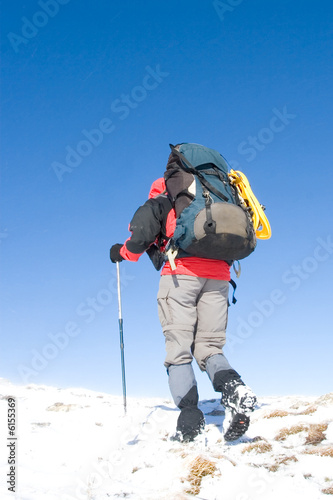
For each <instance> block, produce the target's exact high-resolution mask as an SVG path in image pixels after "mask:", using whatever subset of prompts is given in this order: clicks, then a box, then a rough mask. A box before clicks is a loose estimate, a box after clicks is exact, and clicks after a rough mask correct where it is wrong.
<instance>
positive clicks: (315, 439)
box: [305, 423, 328, 444]
mask: <svg viewBox="0 0 333 500" xmlns="http://www.w3.org/2000/svg"><path fill="white" fill-rule="evenodd" d="M327 426H328V424H327V423H323V424H312V425H310V428H309V434H308V436H307V438H306V441H305V444H318V443H321V442H322V441H324V439H326V436H325V434H324V432H325V431H326V430H327Z"/></svg>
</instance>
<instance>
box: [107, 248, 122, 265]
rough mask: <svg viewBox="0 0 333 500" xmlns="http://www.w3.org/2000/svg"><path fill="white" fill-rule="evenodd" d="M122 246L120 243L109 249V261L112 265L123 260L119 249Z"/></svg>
mask: <svg viewBox="0 0 333 500" xmlns="http://www.w3.org/2000/svg"><path fill="white" fill-rule="evenodd" d="M122 246H123V245H121V244H120V243H116V244H115V245H113V246H112V247H111V249H110V259H111V262H113V263H114V264H115V263H116V262H121V261H122V260H124V259H123V258H122V256H121V255H120V249H121V248H122Z"/></svg>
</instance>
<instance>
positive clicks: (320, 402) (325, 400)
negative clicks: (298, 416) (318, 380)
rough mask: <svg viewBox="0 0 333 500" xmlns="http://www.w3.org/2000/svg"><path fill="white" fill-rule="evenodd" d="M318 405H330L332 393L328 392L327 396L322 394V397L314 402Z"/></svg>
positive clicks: (332, 400)
mask: <svg viewBox="0 0 333 500" xmlns="http://www.w3.org/2000/svg"><path fill="white" fill-rule="evenodd" d="M315 403H316V404H318V405H326V404H332V403H333V392H329V393H328V394H324V395H323V396H320V398H318V399H317V400H316V402H315Z"/></svg>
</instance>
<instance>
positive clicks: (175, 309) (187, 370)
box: [110, 145, 257, 441]
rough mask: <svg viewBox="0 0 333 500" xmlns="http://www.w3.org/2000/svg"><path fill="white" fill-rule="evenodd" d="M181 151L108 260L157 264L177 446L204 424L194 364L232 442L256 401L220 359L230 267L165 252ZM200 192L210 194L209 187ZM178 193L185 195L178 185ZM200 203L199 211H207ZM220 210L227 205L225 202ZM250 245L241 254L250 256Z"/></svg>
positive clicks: (173, 155) (173, 218)
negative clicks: (216, 398)
mask: <svg viewBox="0 0 333 500" xmlns="http://www.w3.org/2000/svg"><path fill="white" fill-rule="evenodd" d="M180 146H181V145H177V146H175V147H172V148H173V149H172V152H171V154H170V156H169V160H168V164H167V170H166V172H171V175H170V176H169V175H168V174H167V175H166V176H165V178H159V179H157V180H156V181H154V182H153V184H152V186H151V189H150V192H149V198H148V200H147V201H146V202H145V203H144V204H143V205H142V206H141V207H139V208H138V210H137V211H136V212H135V214H134V216H133V218H132V221H131V223H130V228H129V229H130V232H131V236H130V237H129V238H128V239H127V240H126V242H125V243H124V244H120V243H117V244H114V245H113V246H112V247H111V249H110V258H111V261H112V262H113V263H116V262H121V261H123V260H128V261H135V262H136V261H138V259H139V258H140V256H141V255H142V254H143V253H144V252H147V253H148V255H149V257H150V258H151V260H152V261H153V263H154V265H155V267H156V268H157V269H159V268H160V267H161V263H162V264H163V267H162V271H161V277H160V284H159V290H158V295H157V302H158V315H159V320H160V323H161V326H162V330H163V333H164V336H165V347H166V358H165V363H164V364H165V367H166V370H167V374H168V382H169V387H170V392H171V395H172V397H173V400H174V403H175V405H176V406H177V407H178V408H179V409H180V414H179V417H178V420H177V429H176V431H177V432H176V436H178V438H179V439H180V440H182V441H192V440H193V439H194V438H195V437H196V436H197V435H198V434H199V433H201V432H202V430H203V429H204V426H205V420H204V415H203V413H202V412H201V410H200V409H199V408H198V402H199V395H198V389H197V381H196V378H195V374H194V371H193V367H192V361H193V358H195V360H196V362H197V364H198V366H199V367H200V370H202V371H204V372H206V373H207V375H208V377H209V379H210V381H211V383H212V385H213V388H214V390H215V391H216V392H219V393H221V395H222V398H221V403H222V405H223V406H224V408H225V418H224V422H223V434H224V439H225V440H226V441H233V440H236V439H238V438H239V437H240V436H242V435H243V434H244V433H245V432H246V431H247V429H248V427H249V423H250V414H251V412H253V410H254V408H255V405H256V401H257V398H256V396H255V394H254V393H253V391H252V390H251V389H250V388H249V387H248V386H247V385H245V383H244V382H243V380H242V378H241V376H240V375H239V373H238V372H237V371H236V370H235V369H234V368H233V367H232V366H231V365H230V364H229V362H228V360H227V358H226V357H225V355H224V354H223V346H224V345H225V343H226V328H227V321H228V305H229V303H228V292H229V281H230V265H231V261H230V260H228V261H227V260H221V259H218V258H204V257H201V256H197V255H192V254H191V253H187V252H184V251H182V250H180V249H178V253H177V255H176V252H174V247H173V246H172V244H173V237H174V234H175V229H176V226H177V208H178V211H179V206H178V207H177V198H178V201H179V200H182V197H181V196H179V197H176V200H175V199H174V197H171V196H170V193H169V191H167V189H168V188H167V185H168V179H169V178H171V177H172V175H173V174H174V173H175V169H176V175H175V176H174V177H173V179H175V178H177V175H178V174H179V172H183V170H184V162H185V163H186V159H184V157H183V158H182V155H181V154H180V153H179V150H180V149H182V148H180ZM188 146H191V145H188ZM200 147H201V148H203V149H205V148H204V147H202V146H200ZM183 150H184V147H183ZM209 151H214V150H209ZM192 159H193V157H192ZM181 161H182V162H183V165H181ZM187 163H188V165H187V166H186V165H185V167H186V168H185V170H187V172H186V174H187V175H189V173H190V171H189V169H190V168H191V167H192V165H191V163H190V162H187ZM207 163H209V164H210V165H211V164H213V162H211V163H210V162H207ZM215 163H217V162H215ZM189 165H190V166H191V167H190V166H189ZM179 167H180V168H179ZM191 175H192V174H191ZM211 177H212V176H211ZM192 178H193V175H192V177H191V179H192ZM191 179H190V180H191ZM190 180H189V182H190ZM201 180H202V183H204V180H203V179H201ZM188 184H189V183H188ZM204 184H205V183H204ZM170 186H171V187H172V185H171V184H170ZM205 186H206V187H207V186H208V188H209V187H210V188H211V189H213V188H212V185H211V184H210V183H208V182H206V184H205ZM191 189H192V188H191ZM191 189H190V190H191ZM192 190H193V189H192ZM180 191H181V193H183V192H184V185H182V186H181V190H180ZM215 191H217V190H216V189H215ZM215 191H214V190H213V191H212V192H215ZM203 196H205V195H204V194H203ZM207 199H208V197H206V205H205V212H207V213H208V208H207V206H208V204H207ZM190 201H192V200H190ZM183 202H184V200H183ZM187 204H188V203H187ZM213 205H214V204H213ZM216 205H218V204H217V203H216ZM223 205H230V203H226V202H225V201H224V203H223ZM235 206H236V205H235ZM211 208H212V207H211ZM237 208H238V209H239V207H237ZM182 209H183V210H184V207H182ZM185 210H186V209H185ZM185 210H184V212H185ZM210 212H212V210H210ZM213 215H214V214H213ZM215 215H216V213H215ZM208 216H209V217H210V215H208ZM208 216H207V217H208ZM245 217H246V216H245ZM215 232H217V231H215ZM251 237H252V236H251ZM251 241H252V242H253V238H252V240H251ZM170 242H171V245H170ZM252 246H253V245H252ZM254 246H255V244H254ZM254 246H253V248H251V250H249V251H248V252H251V251H253V249H254ZM199 253H200V252H199ZM165 255H168V256H169V260H167V259H165ZM161 259H162V260H161Z"/></svg>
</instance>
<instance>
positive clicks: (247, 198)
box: [229, 170, 272, 240]
mask: <svg viewBox="0 0 333 500" xmlns="http://www.w3.org/2000/svg"><path fill="white" fill-rule="evenodd" d="M229 179H230V182H231V184H233V185H234V186H235V187H236V188H237V190H238V194H239V196H240V197H241V201H244V203H245V205H246V207H248V208H250V213H251V216H252V221H253V226H254V229H255V232H256V237H257V238H258V239H260V240H268V239H269V238H270V237H271V235H272V231H271V226H270V224H269V222H268V219H267V217H266V215H265V213H264V207H263V205H261V204H260V203H259V201H258V200H257V198H256V197H255V195H254V194H253V191H252V189H251V186H250V183H249V181H248V180H247V177H246V176H245V175H244V174H243V173H242V172H240V171H239V170H231V171H230V173H229Z"/></svg>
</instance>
